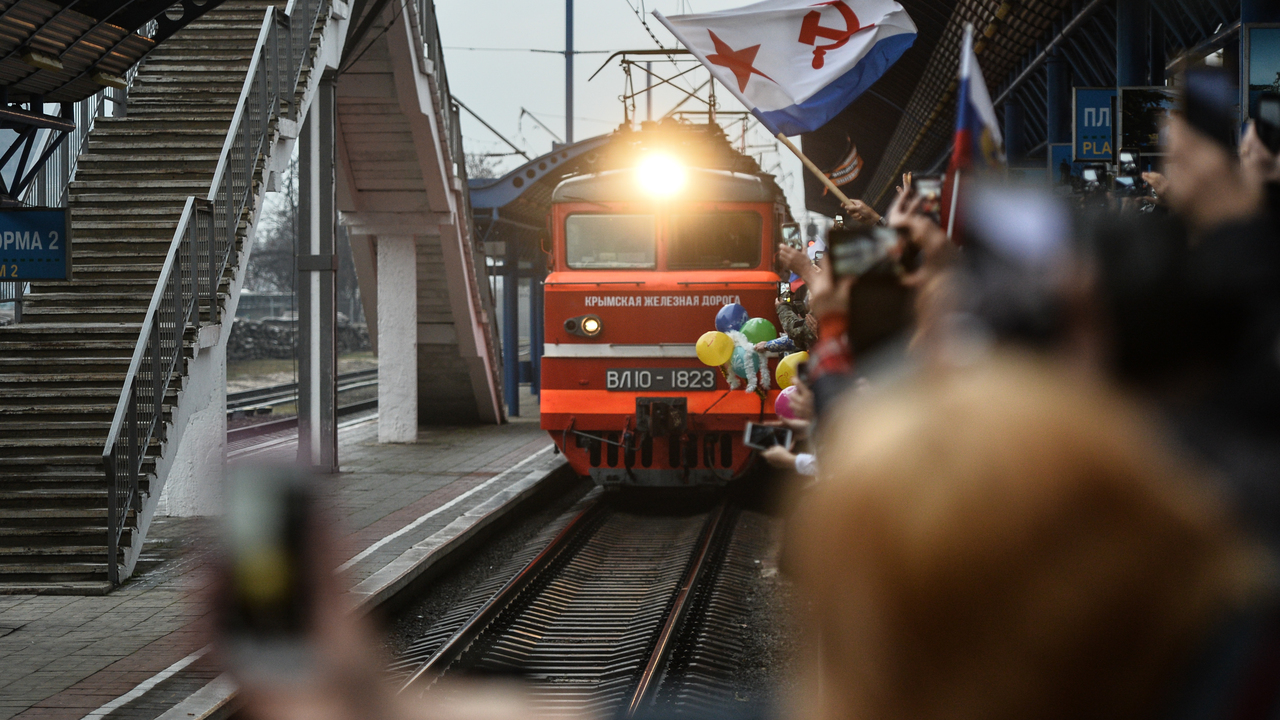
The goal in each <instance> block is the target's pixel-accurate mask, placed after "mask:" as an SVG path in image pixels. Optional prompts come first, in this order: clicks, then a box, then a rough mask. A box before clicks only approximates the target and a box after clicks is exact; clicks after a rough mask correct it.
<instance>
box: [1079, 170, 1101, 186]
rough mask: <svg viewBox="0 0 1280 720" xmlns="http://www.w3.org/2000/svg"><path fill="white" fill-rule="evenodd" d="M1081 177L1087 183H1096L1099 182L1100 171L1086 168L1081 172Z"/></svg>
mask: <svg viewBox="0 0 1280 720" xmlns="http://www.w3.org/2000/svg"><path fill="white" fill-rule="evenodd" d="M1080 177H1081V179H1083V180H1084V181H1085V182H1089V183H1096V182H1098V170H1097V169H1096V168H1085V169H1083V170H1081V171H1080Z"/></svg>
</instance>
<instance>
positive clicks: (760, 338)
mask: <svg viewBox="0 0 1280 720" xmlns="http://www.w3.org/2000/svg"><path fill="white" fill-rule="evenodd" d="M742 334H743V335H746V336H747V339H748V340H750V341H751V344H752V345H755V344H756V343H762V342H769V341H770V340H777V339H778V331H777V330H776V329H775V328H774V327H773V323H771V322H769V321H768V320H765V319H764V318H759V317H757V318H751V319H750V320H748V321H746V322H745V323H743V325H742Z"/></svg>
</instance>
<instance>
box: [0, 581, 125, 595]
mask: <svg viewBox="0 0 1280 720" xmlns="http://www.w3.org/2000/svg"><path fill="white" fill-rule="evenodd" d="M109 592H111V583H110V582H107V581H106V580H70V581H65V582H32V581H27V582H11V581H6V582H3V583H0V595H84V596H86V597H92V596H95V595H106V594H107V593H109Z"/></svg>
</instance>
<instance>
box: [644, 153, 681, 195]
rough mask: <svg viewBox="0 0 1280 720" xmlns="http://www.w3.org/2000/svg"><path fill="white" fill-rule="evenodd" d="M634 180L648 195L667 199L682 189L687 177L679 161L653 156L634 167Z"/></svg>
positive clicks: (661, 155) (657, 155) (665, 156)
mask: <svg viewBox="0 0 1280 720" xmlns="http://www.w3.org/2000/svg"><path fill="white" fill-rule="evenodd" d="M636 179H637V180H638V181H639V183H640V187H641V188H642V189H643V190H644V191H645V192H647V193H649V194H650V195H656V196H658V197H668V196H670V195H674V194H676V193H677V192H680V190H682V189H683V188H684V185H685V181H686V180H687V177H686V175H685V171H684V165H681V164H680V161H679V160H676V159H675V158H673V157H671V156H670V155H663V154H654V155H650V156H648V157H646V158H645V159H643V160H641V161H640V165H638V166H637V167H636Z"/></svg>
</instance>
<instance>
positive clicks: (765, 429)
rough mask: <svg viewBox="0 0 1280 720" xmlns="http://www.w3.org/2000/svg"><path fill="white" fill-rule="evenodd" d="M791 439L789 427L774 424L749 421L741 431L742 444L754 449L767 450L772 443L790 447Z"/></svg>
mask: <svg viewBox="0 0 1280 720" xmlns="http://www.w3.org/2000/svg"><path fill="white" fill-rule="evenodd" d="M791 440H792V437H791V428H785V427H777V426H775V425H758V424H756V423H751V422H749V423H747V427H746V428H745V429H744V430H743V431H742V444H743V445H746V446H747V447H749V448H755V449H756V450H768V449H769V448H771V447H773V446H774V445H781V446H782V447H784V448H787V449H790V448H791Z"/></svg>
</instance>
